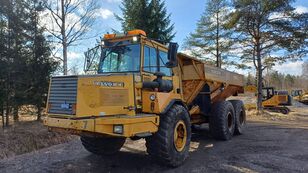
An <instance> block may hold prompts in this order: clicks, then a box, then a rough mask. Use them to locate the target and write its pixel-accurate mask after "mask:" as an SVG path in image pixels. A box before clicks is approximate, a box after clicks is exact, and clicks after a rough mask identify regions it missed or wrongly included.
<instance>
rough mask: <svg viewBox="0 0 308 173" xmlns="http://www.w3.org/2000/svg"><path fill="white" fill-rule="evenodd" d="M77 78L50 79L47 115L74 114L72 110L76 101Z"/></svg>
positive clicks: (61, 77)
mask: <svg viewBox="0 0 308 173" xmlns="http://www.w3.org/2000/svg"><path fill="white" fill-rule="evenodd" d="M77 81H78V77H77V76H60V77H52V79H51V85H50V91H49V100H48V113H54V114H71V115H73V114H75V111H74V110H73V109H74V107H75V106H76V100H77Z"/></svg>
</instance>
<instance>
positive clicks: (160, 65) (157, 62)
mask: <svg viewBox="0 0 308 173" xmlns="http://www.w3.org/2000/svg"><path fill="white" fill-rule="evenodd" d="M167 62H168V54H167V52H164V51H158V52H157V50H156V49H155V48H153V47H149V46H144V64H143V70H144V71H146V72H151V73H155V72H158V71H160V72H163V73H165V74H166V76H171V70H170V69H169V68H167V67H166V66H165V65H166V63H167Z"/></svg>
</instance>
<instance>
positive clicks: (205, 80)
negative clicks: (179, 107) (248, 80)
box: [177, 53, 244, 103]
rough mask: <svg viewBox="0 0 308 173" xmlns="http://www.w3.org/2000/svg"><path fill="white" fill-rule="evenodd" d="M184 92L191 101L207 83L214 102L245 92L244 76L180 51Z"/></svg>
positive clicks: (186, 98)
mask: <svg viewBox="0 0 308 173" xmlns="http://www.w3.org/2000/svg"><path fill="white" fill-rule="evenodd" d="M177 56H178V59H179V65H180V69H181V76H182V84H183V94H184V99H185V100H186V102H187V103H190V102H192V101H193V100H194V98H195V97H196V96H197V95H198V94H199V93H200V92H201V90H202V89H203V87H204V86H205V85H208V86H209V88H210V91H209V94H210V95H211V100H212V101H213V102H216V101H220V100H225V99H226V98H228V97H230V96H232V95H236V94H237V93H243V92H244V88H243V86H244V76H243V75H240V74H237V73H234V72H230V71H228V70H224V69H221V68H217V67H214V66H211V65H208V64H206V62H204V61H201V60H198V59H196V58H194V57H191V56H189V55H185V54H183V53H179V54H178V55H177Z"/></svg>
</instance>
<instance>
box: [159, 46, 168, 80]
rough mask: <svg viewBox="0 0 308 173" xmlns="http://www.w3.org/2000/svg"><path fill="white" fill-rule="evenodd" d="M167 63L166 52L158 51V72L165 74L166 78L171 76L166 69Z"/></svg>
mask: <svg viewBox="0 0 308 173" xmlns="http://www.w3.org/2000/svg"><path fill="white" fill-rule="evenodd" d="M167 62H168V54H167V52H163V51H159V67H160V69H159V71H160V72H163V73H165V74H166V76H171V69H170V68H167V67H166V63H167Z"/></svg>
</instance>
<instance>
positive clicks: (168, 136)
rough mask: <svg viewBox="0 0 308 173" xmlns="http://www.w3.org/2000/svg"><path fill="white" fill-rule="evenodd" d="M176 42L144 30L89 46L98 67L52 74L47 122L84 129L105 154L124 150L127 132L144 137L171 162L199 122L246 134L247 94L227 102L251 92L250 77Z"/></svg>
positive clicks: (87, 143)
mask: <svg viewBox="0 0 308 173" xmlns="http://www.w3.org/2000/svg"><path fill="white" fill-rule="evenodd" d="M177 49H178V45H177V44H176V43H169V44H168V46H166V45H165V44H161V43H160V42H158V41H155V40H152V39H150V38H147V37H146V33H145V32H144V31H141V30H133V31H129V32H127V33H125V34H121V35H117V34H106V35H105V36H104V38H103V39H102V42H101V43H100V45H98V46H97V47H95V48H94V49H90V50H89V51H88V52H86V53H85V55H86V60H85V68H86V69H88V70H89V69H91V68H90V67H91V66H93V67H95V69H96V70H97V71H96V74H93V75H78V76H55V77H52V79H51V82H50V88H49V95H48V103H47V112H48V117H47V118H46V119H45V121H44V123H45V125H47V126H48V128H49V130H51V131H66V132H68V133H71V134H75V135H79V136H80V140H81V143H82V145H83V146H84V148H85V149H86V150H88V151H89V152H92V153H94V154H98V155H108V154H114V153H116V152H118V151H119V150H120V149H121V147H122V146H123V144H124V142H125V140H126V138H131V139H132V140H138V139H142V138H144V139H145V141H146V147H147V153H148V154H149V155H150V156H152V157H153V158H154V160H157V161H158V162H160V163H162V164H165V165H167V166H171V167H177V166H179V165H181V164H183V162H184V161H185V160H186V159H187V157H188V154H189V146H190V140H191V134H192V130H191V128H192V126H194V125H201V124H203V123H209V128H210V133H211V135H212V136H213V137H214V138H216V139H218V140H230V139H231V138H232V136H233V135H235V134H241V133H243V130H244V127H245V123H246V114H245V108H244V105H243V103H242V101H240V100H229V101H226V99H227V98H228V97H230V96H236V95H237V94H238V93H243V92H244V88H243V86H244V85H243V76H242V75H239V74H236V73H233V72H229V71H226V70H223V69H220V68H216V67H213V66H210V65H206V62H203V61H201V60H198V59H196V58H193V57H190V56H188V55H185V54H182V53H177ZM94 58H98V59H99V60H98V61H95V60H94ZM95 62H97V63H95Z"/></svg>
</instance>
